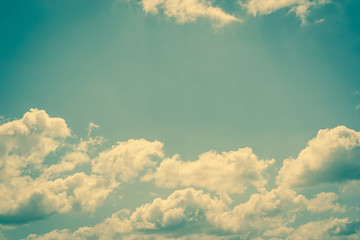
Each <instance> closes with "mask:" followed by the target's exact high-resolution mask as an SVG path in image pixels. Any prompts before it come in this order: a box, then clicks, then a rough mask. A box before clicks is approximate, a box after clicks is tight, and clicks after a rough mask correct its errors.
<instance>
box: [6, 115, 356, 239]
mask: <svg viewBox="0 0 360 240" xmlns="http://www.w3.org/2000/svg"><path fill="white" fill-rule="evenodd" d="M69 139H72V140H71V141H69ZM103 141H104V138H102V137H94V138H91V137H90V136H88V137H87V138H86V139H78V138H77V137H76V136H75V135H74V134H73V133H72V132H71V130H70V129H69V128H68V126H67V124H66V122H65V120H64V119H61V118H54V117H50V116H49V115H48V114H47V113H46V112H45V111H43V110H38V109H31V110H30V111H29V112H27V113H25V114H24V116H23V117H22V118H21V119H18V120H14V121H10V122H7V123H3V124H2V125H0V173H1V175H0V226H9V225H11V226H15V227H16V226H17V227H19V228H20V227H21V226H22V224H26V223H31V222H32V221H35V220H41V219H44V218H51V216H52V215H53V214H64V215H65V214H69V213H72V214H73V213H77V214H81V213H82V212H96V211H97V209H98V208H99V207H100V206H101V205H102V204H104V201H105V199H107V198H108V197H109V195H110V194H115V192H119V191H120V193H117V194H121V189H120V188H119V186H120V185H124V184H135V185H134V186H135V187H134V190H135V189H136V186H140V185H141V184H148V185H152V187H151V188H149V190H148V192H147V193H145V194H149V196H150V195H151V191H154V190H155V191H156V189H162V188H165V189H171V190H170V191H171V193H169V194H167V195H166V196H163V197H158V198H153V199H152V200H151V201H145V202H142V203H141V204H140V205H138V206H137V207H136V208H134V209H132V210H130V209H127V208H126V206H120V207H114V208H113V210H114V211H113V212H114V213H113V214H112V216H109V217H108V218H106V219H105V220H103V221H100V222H99V223H98V224H95V225H93V226H83V227H80V228H78V229H67V228H62V227H61V226H59V227H58V228H57V229H53V230H52V231H50V232H48V233H45V234H40V233H36V232H35V233H32V234H30V235H28V236H27V237H25V239H28V240H29V239H58V240H62V239H358V238H359V237H360V234H359V230H360V224H359V222H360V220H359V218H357V217H356V216H358V214H359V213H360V211H359V206H358V201H354V196H355V195H356V194H355V195H354V191H355V192H356V191H357V190H356V189H358V186H360V161H359V160H360V155H359V143H360V132H357V131H355V130H351V129H348V128H346V127H344V126H339V127H336V128H333V129H323V130H320V131H319V132H318V133H317V135H316V136H315V137H314V138H313V139H311V140H310V141H309V142H308V144H307V146H306V147H305V148H304V149H303V150H302V151H301V152H300V153H299V154H298V156H297V157H296V158H287V159H285V160H284V161H283V164H282V167H281V168H280V170H279V171H277V170H275V169H274V168H269V167H270V166H271V165H272V164H273V163H274V162H275V160H274V159H271V160H263V159H259V157H258V156H257V155H256V154H255V153H253V151H252V149H251V148H248V147H244V148H239V149H238V150H236V151H229V152H223V153H217V152H216V151H214V150H211V151H208V152H205V153H203V154H200V155H199V157H198V159H197V160H195V161H184V160H182V159H181V157H180V155H178V154H175V155H174V156H172V157H166V156H165V154H164V151H163V147H164V144H163V143H162V142H160V141H156V140H155V141H147V140H145V139H137V140H135V139H130V140H128V141H122V142H117V143H116V144H115V145H113V146H112V147H110V148H107V149H106V148H105V149H104V147H103V146H102V143H103ZM144 182H146V183H144ZM269 183H272V184H269ZM334 183H336V184H337V185H336V186H337V187H338V190H333V191H329V190H326V189H327V188H322V186H326V184H334ZM314 186H315V187H316V188H314ZM314 189H315V190H314ZM302 191H303V192H302ZM309 191H310V192H312V193H311V194H309ZM123 197H124V198H126V197H127V196H126V195H124V196H123Z"/></svg>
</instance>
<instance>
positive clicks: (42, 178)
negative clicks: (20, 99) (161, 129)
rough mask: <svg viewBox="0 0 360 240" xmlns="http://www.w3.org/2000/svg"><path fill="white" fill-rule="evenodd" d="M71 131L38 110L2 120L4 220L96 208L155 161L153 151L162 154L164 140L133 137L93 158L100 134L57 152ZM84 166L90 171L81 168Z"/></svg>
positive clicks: (0, 220)
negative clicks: (5, 120)
mask: <svg viewBox="0 0 360 240" xmlns="http://www.w3.org/2000/svg"><path fill="white" fill-rule="evenodd" d="M69 136H71V131H70V129H69V128H68V127H67V125H66V123H65V121H64V120H63V119H61V118H52V117H50V116H49V115H48V114H47V113H46V112H45V111H43V110H38V109H31V110H30V111H29V112H27V113H25V114H24V116H23V117H22V118H21V119H19V120H15V121H12V122H8V123H4V124H2V125H0V224H21V223H26V222H30V221H33V220H37V219H42V218H45V217H47V216H49V215H51V214H53V213H66V212H70V211H72V210H82V211H94V210H95V209H96V208H97V207H98V206H99V205H100V204H101V203H102V202H103V201H104V200H105V199H106V197H107V196H108V195H109V194H110V193H111V192H112V191H113V190H114V189H115V188H116V187H117V186H118V185H119V184H121V183H122V182H124V181H128V180H130V179H131V178H134V177H136V176H137V173H138V172H139V171H141V170H142V169H143V168H144V167H145V166H147V165H149V164H151V161H150V155H158V156H161V155H162V152H161V148H162V144H161V143H159V142H156V141H155V142H148V141H146V140H129V142H124V143H119V144H118V145H116V146H114V147H113V148H112V149H110V150H105V151H104V152H101V153H100V154H99V156H98V157H96V158H94V159H91V158H90V157H89V155H88V152H89V151H90V149H91V148H92V146H94V145H97V144H100V143H101V138H94V139H93V138H90V139H88V140H83V139H81V141H80V143H79V144H76V146H73V147H72V148H70V149H68V150H67V151H66V153H65V154H64V155H63V156H61V157H60V156H57V154H56V150H57V149H59V148H61V147H63V148H66V147H65V146H66V144H65V143H64V140H65V138H67V137H69ZM58 159H59V160H58ZM50 162H51V163H50ZM102 162H104V163H102ZM111 164H113V165H111ZM81 165H88V168H89V167H90V170H89V171H87V173H85V172H84V171H76V169H77V168H78V167H79V166H81ZM91 166H92V168H91ZM111 170H112V171H111ZM119 172H120V173H119ZM125 173H126V174H125ZM117 175H119V176H120V177H116V176H117Z"/></svg>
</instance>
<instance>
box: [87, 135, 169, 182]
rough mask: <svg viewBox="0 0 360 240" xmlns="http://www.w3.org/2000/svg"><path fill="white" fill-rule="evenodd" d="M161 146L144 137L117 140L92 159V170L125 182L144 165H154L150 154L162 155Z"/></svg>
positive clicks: (157, 142) (135, 174)
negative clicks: (124, 140)
mask: <svg viewBox="0 0 360 240" xmlns="http://www.w3.org/2000/svg"><path fill="white" fill-rule="evenodd" d="M162 147H163V144H162V143H161V142H159V141H154V142H149V141H147V140H145V139H139V140H133V139H130V140H128V141H127V142H118V145H116V146H113V147H112V148H111V149H109V150H106V151H103V152H101V153H100V154H99V156H98V157H97V158H95V159H94V160H93V161H92V170H93V172H94V173H97V174H101V175H104V176H106V177H110V178H118V179H121V180H122V181H125V182H126V181H129V180H130V179H133V178H135V177H137V175H138V173H139V172H140V171H142V170H144V168H145V167H150V166H155V164H156V162H154V161H151V156H158V157H163V155H164V153H163V151H162Z"/></svg>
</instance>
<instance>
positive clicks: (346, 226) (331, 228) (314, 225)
mask: <svg viewBox="0 0 360 240" xmlns="http://www.w3.org/2000/svg"><path fill="white" fill-rule="evenodd" d="M354 226H355V228H357V229H359V224H358V221H355V222H351V221H349V219H348V218H342V219H339V218H335V219H327V220H321V221H315V222H309V223H306V224H303V225H301V226H300V227H299V228H298V229H296V230H295V231H294V232H293V233H292V234H291V235H290V236H289V237H288V238H287V239H289V240H302V239H314V240H322V239H330V240H335V239H336V240H345V239H354V240H355V239H359V237H360V235H359V234H357V233H356V231H354ZM347 230H350V231H347Z"/></svg>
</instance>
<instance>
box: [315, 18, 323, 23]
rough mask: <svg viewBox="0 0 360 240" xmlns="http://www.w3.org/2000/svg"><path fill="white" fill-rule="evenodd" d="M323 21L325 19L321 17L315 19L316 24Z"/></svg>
mask: <svg viewBox="0 0 360 240" xmlns="http://www.w3.org/2000/svg"><path fill="white" fill-rule="evenodd" d="M322 22H325V19H323V18H320V19H318V20H316V21H315V23H316V24H317V23H322Z"/></svg>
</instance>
